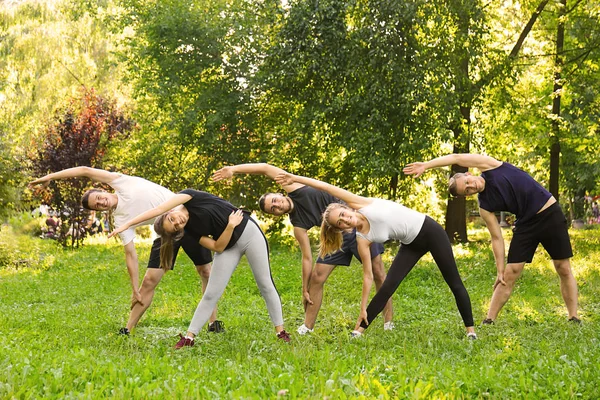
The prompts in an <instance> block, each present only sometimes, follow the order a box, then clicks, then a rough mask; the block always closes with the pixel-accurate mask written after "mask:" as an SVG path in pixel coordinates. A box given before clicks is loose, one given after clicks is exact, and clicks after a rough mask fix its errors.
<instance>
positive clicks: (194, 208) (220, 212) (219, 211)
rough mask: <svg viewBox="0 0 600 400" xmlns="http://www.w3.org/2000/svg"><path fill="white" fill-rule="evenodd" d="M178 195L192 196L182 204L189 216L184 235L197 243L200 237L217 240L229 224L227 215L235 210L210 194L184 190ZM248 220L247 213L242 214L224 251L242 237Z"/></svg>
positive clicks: (229, 204) (228, 203)
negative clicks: (241, 218)
mask: <svg viewBox="0 0 600 400" xmlns="http://www.w3.org/2000/svg"><path fill="white" fill-rule="evenodd" d="M179 193H182V194H187V195H189V196H192V198H191V199H189V200H188V201H187V202H185V203H184V204H183V205H184V207H185V208H186V209H187V210H188V212H189V214H190V219H189V221H188V222H187V224H186V225H185V233H188V234H190V236H192V237H193V238H195V239H196V240H198V241H199V240H200V237H202V236H212V238H213V239H214V240H217V239H218V238H219V236H221V234H222V233H223V231H224V230H225V228H226V227H227V224H228V223H229V215H231V213H232V212H233V211H235V210H237V208H236V207H234V206H233V204H231V203H230V202H228V201H225V200H223V199H222V198H220V197H217V196H215V195H212V194H210V193H206V192H201V191H198V190H194V189H185V190H182V191H181V192H179ZM249 218H250V217H249V213H248V212H244V219H243V220H242V222H241V223H240V224H239V225H238V226H236V227H235V228H234V229H233V234H232V235H231V240H229V243H228V244H227V247H225V249H228V248H230V247H231V246H233V245H234V244H235V243H236V242H237V241H238V239H239V238H240V236H242V233H243V232H244V228H245V227H246V224H247V223H248V219H249Z"/></svg>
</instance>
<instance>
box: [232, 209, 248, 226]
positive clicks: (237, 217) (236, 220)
mask: <svg viewBox="0 0 600 400" xmlns="http://www.w3.org/2000/svg"><path fill="white" fill-rule="evenodd" d="M243 219H244V213H242V210H239V209H238V210H237V211H234V212H232V213H231V214H229V225H230V226H232V227H234V228H235V227H236V226H238V225H239V224H240V223H241V222H242V220H243Z"/></svg>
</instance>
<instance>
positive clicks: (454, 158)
mask: <svg viewBox="0 0 600 400" xmlns="http://www.w3.org/2000/svg"><path fill="white" fill-rule="evenodd" d="M454 164H457V165H460V166H461V167H466V168H477V169H478V170H480V171H482V172H483V171H487V170H489V169H494V168H497V167H499V166H500V165H502V162H500V161H498V160H496V159H495V158H492V157H488V156H483V155H481V154H449V155H447V156H442V157H438V158H434V159H433V160H430V161H426V162H414V163H410V164H407V165H406V167H404V169H403V171H404V173H405V174H407V175H414V176H415V177H417V176H420V175H421V174H422V173H423V172H425V171H426V170H428V169H431V168H439V167H447V166H449V165H454Z"/></svg>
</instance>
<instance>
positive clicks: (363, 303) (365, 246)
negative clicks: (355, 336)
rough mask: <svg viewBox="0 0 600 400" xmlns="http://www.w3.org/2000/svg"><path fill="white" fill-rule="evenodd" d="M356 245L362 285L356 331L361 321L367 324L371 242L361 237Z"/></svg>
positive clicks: (370, 282) (370, 285) (371, 273)
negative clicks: (361, 270) (361, 272)
mask: <svg viewBox="0 0 600 400" xmlns="http://www.w3.org/2000/svg"><path fill="white" fill-rule="evenodd" d="M356 243H357V245H358V254H359V255H360V258H361V260H362V264H363V285H362V295H361V300H360V315H359V317H358V321H357V323H356V329H358V326H359V325H360V323H361V321H365V324H367V325H368V324H369V321H367V305H368V303H369V295H370V294H371V287H372V286H373V266H372V263H371V248H370V246H371V242H369V241H368V240H366V239H363V238H361V237H357V238H356Z"/></svg>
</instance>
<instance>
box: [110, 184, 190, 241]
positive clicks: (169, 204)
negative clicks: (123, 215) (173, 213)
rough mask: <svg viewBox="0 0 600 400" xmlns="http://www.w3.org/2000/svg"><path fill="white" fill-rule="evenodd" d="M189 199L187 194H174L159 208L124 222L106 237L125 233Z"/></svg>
mask: <svg viewBox="0 0 600 400" xmlns="http://www.w3.org/2000/svg"><path fill="white" fill-rule="evenodd" d="M191 198H192V196H190V195H189V194H183V193H179V194H176V195H175V196H174V197H172V198H170V199H169V200H167V201H165V202H164V203H162V204H160V205H159V206H157V207H154V208H153V209H152V210H148V211H146V212H143V213H141V214H140V215H138V216H137V217H135V218H132V219H130V220H129V221H127V222H125V223H124V224H123V225H121V226H119V227H118V228H116V229H115V230H114V231H112V232H111V233H110V234H109V235H108V237H109V238H111V237H113V236H115V235H117V234H119V233H121V232H123V231H126V230H127V229H129V228H131V227H132V226H135V225H137V224H139V223H142V222H144V221H147V220H149V219H152V218H155V217H158V216H159V215H161V214H164V213H166V212H167V211H169V210H171V209H172V208H174V207H177V206H178V205H180V204H183V203H185V202H187V201H189V200H190V199H191Z"/></svg>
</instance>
